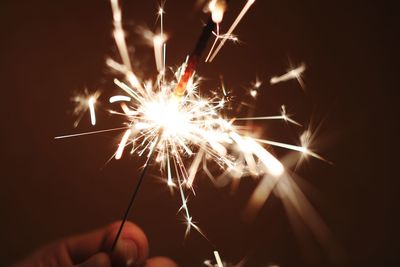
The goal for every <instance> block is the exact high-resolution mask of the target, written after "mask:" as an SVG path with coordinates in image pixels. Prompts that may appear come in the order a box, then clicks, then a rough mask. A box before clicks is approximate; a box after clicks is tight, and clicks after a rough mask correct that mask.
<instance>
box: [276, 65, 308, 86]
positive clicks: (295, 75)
mask: <svg viewBox="0 0 400 267" xmlns="http://www.w3.org/2000/svg"><path fill="white" fill-rule="evenodd" d="M305 70H306V65H305V64H304V63H302V64H301V65H300V66H298V67H297V68H294V69H291V70H289V71H288V72H287V73H285V74H283V75H281V76H275V77H272V78H271V80H270V83H271V84H277V83H280V82H286V81H289V80H292V79H297V81H298V82H299V83H300V85H301V87H302V88H304V82H303V80H302V78H301V74H302V73H303V72H304V71H305Z"/></svg>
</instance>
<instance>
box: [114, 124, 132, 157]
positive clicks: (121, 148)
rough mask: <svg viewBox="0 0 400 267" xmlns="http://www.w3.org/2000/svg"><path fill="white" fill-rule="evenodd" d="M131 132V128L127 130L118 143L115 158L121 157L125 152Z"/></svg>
mask: <svg viewBox="0 0 400 267" xmlns="http://www.w3.org/2000/svg"><path fill="white" fill-rule="evenodd" d="M131 133H132V130H131V129H128V130H126V132H125V133H124V136H123V137H122V139H121V142H120V143H119V145H118V149H117V152H116V153H115V159H120V158H121V156H122V153H123V152H124V149H125V146H126V142H128V138H129V136H130V135H131Z"/></svg>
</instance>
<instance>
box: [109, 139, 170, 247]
mask: <svg viewBox="0 0 400 267" xmlns="http://www.w3.org/2000/svg"><path fill="white" fill-rule="evenodd" d="M161 135H162V132H160V133H159V134H158V137H157V141H156V142H155V144H154V146H153V149H152V150H151V151H150V154H149V157H148V159H147V161H146V164H145V165H144V167H143V170H142V172H141V173H140V177H139V180H138V182H137V185H136V187H135V189H134V191H133V193H132V195H131V198H130V200H129V204H128V207H127V209H126V211H125V214H124V216H123V218H122V222H121V225H120V226H119V229H118V233H117V235H116V236H115V239H114V242H113V244H112V246H111V253H113V252H114V250H115V247H116V245H117V242H118V240H119V237H120V235H121V233H122V229H123V228H124V225H125V223H126V221H127V220H128V217H129V213H130V211H131V209H132V206H133V203H134V202H135V199H136V196H137V194H138V193H139V189H140V186H141V184H142V182H143V178H144V177H145V176H146V172H147V170H148V168H149V165H150V163H151V162H152V161H153V158H154V155H155V151H156V150H157V145H158V143H159V142H160V140H161Z"/></svg>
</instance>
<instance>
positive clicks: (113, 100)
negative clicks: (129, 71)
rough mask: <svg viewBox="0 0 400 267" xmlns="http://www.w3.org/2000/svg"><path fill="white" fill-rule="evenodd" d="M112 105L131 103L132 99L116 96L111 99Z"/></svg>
mask: <svg viewBox="0 0 400 267" xmlns="http://www.w3.org/2000/svg"><path fill="white" fill-rule="evenodd" d="M109 101H110V103H115V102H129V101H131V98H130V97H129V96H124V95H115V96H112V97H110V100H109Z"/></svg>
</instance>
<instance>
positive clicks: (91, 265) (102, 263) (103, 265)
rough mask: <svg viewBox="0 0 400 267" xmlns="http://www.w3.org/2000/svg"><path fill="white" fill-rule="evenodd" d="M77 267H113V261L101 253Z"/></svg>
mask: <svg viewBox="0 0 400 267" xmlns="http://www.w3.org/2000/svg"><path fill="white" fill-rule="evenodd" d="M76 267H111V261H110V257H109V256H108V255H107V254H106V253H104V252H100V253H97V254H95V255H94V256H92V257H90V258H89V259H88V260H86V261H84V262H82V263H81V264H79V265H76Z"/></svg>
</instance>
